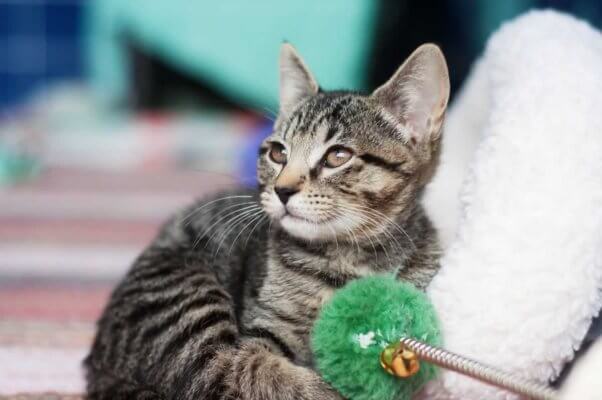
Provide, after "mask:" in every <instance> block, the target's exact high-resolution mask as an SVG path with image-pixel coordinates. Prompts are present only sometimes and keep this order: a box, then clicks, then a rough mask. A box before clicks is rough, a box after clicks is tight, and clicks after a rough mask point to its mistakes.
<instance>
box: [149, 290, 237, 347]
mask: <svg viewBox="0 0 602 400" xmlns="http://www.w3.org/2000/svg"><path fill="white" fill-rule="evenodd" d="M214 291H215V292H214ZM210 292H213V293H210ZM210 292H207V293H206V294H205V295H204V296H203V297H200V298H196V299H194V300H193V301H191V302H189V303H188V304H185V305H184V306H182V307H179V308H178V309H177V310H176V311H175V312H174V313H172V314H171V315H169V316H168V317H167V318H165V319H164V320H162V321H161V322H159V323H157V324H156V325H153V326H151V327H150V328H148V329H146V330H145V331H144V333H143V334H142V343H146V342H148V341H151V340H153V339H154V338H156V337H157V336H159V335H160V334H161V333H162V332H164V331H166V330H167V329H169V328H170V327H171V326H173V325H174V324H175V323H176V322H177V321H179V320H180V319H181V318H182V317H185V316H186V314H188V313H189V312H191V311H195V310H199V309H201V308H203V307H207V306H211V305H216V304H220V303H222V302H224V301H227V302H229V301H230V298H229V297H228V296H225V295H224V294H223V293H218V292H219V290H217V289H213V290H211V291H210Z"/></svg>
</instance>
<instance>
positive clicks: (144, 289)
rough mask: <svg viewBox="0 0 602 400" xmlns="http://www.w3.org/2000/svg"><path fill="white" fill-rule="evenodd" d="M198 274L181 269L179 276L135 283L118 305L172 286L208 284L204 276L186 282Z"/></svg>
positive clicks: (123, 295) (194, 271)
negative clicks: (191, 276)
mask: <svg viewBox="0 0 602 400" xmlns="http://www.w3.org/2000/svg"><path fill="white" fill-rule="evenodd" d="M198 273H200V271H198V270H194V269H189V270H184V269H183V271H182V273H181V274H178V275H174V274H172V275H168V276H167V277H165V279H162V278H159V279H156V280H154V281H152V282H137V283H138V285H136V286H134V287H130V288H127V289H126V290H124V291H123V292H122V293H121V294H120V296H119V303H125V302H127V300H129V299H131V298H132V297H137V296H139V295H143V294H154V293H159V292H165V291H166V290H168V289H170V288H172V287H173V286H175V285H177V284H184V283H186V285H187V286H190V285H200V284H207V283H209V279H210V278H209V277H207V276H205V275H204V276H202V277H199V278H198V279H194V280H193V281H188V280H187V279H188V278H190V275H196V274H198ZM211 283H213V282H211ZM147 285H148V286H147Z"/></svg>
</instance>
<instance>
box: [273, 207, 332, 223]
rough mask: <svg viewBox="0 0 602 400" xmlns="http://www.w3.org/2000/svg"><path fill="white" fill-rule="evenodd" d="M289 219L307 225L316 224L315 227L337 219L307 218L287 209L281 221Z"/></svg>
mask: <svg viewBox="0 0 602 400" xmlns="http://www.w3.org/2000/svg"><path fill="white" fill-rule="evenodd" d="M287 217H288V218H290V219H291V220H293V221H298V222H305V223H307V224H315V225H321V224H327V223H329V222H332V221H333V220H334V219H335V218H334V217H328V218H321V219H315V218H307V217H304V216H302V215H299V214H298V213H296V212H295V211H291V210H289V209H288V208H285V210H284V215H283V216H282V217H281V219H284V218H287Z"/></svg>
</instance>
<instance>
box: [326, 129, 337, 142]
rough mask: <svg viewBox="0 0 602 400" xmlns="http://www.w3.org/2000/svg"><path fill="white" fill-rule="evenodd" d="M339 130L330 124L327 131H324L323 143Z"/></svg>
mask: <svg viewBox="0 0 602 400" xmlns="http://www.w3.org/2000/svg"><path fill="white" fill-rule="evenodd" d="M338 132H339V129H338V128H337V127H335V126H330V127H329V128H328V131H327V132H326V138H325V139H324V143H326V142H328V141H329V140H330V139H332V138H333V137H334V135H336V134H337V133H338Z"/></svg>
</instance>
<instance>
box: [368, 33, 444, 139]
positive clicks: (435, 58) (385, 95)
mask: <svg viewBox="0 0 602 400" xmlns="http://www.w3.org/2000/svg"><path fill="white" fill-rule="evenodd" d="M372 98H374V99H375V100H376V101H377V102H378V103H379V104H380V105H381V106H382V107H383V108H384V109H385V111H386V112H387V113H388V114H390V115H391V116H392V117H393V118H394V119H395V120H396V122H397V123H399V124H400V125H402V126H403V127H404V130H405V131H407V133H408V134H409V138H408V139H409V140H411V141H412V142H425V141H427V140H430V141H435V140H438V139H439V137H440V133H441V126H442V124H443V117H444V115H445V110H446V108H447V102H448V100H449V73H448V71H447V63H446V62H445V57H444V56H443V53H442V52H441V50H440V49H439V47H437V46H436V45H434V44H423V45H422V46H420V47H419V48H417V49H416V50H414V52H413V53H412V54H411V55H410V56H409V57H408V59H407V60H406V61H405V62H404V63H403V64H402V65H401V67H399V69H398V70H397V71H396V72H395V74H394V75H393V76H392V77H391V79H389V80H388V81H387V82H386V83H385V84H384V85H382V86H381V87H379V88H378V89H376V90H375V91H374V93H372Z"/></svg>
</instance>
